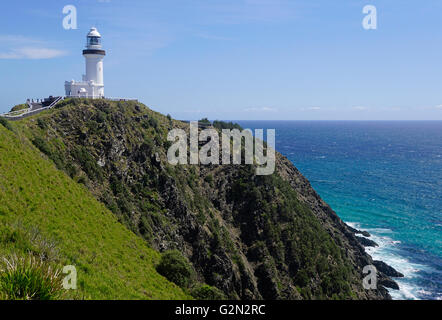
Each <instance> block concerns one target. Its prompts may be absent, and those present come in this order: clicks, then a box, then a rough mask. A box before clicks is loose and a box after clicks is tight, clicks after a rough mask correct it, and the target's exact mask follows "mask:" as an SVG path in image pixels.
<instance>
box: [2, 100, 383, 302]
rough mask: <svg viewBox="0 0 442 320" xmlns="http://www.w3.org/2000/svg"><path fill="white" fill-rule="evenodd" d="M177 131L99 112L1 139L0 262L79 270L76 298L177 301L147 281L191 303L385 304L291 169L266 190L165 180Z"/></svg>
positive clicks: (109, 104)
mask: <svg viewBox="0 0 442 320" xmlns="http://www.w3.org/2000/svg"><path fill="white" fill-rule="evenodd" d="M214 126H215V127H216V128H217V130H219V129H221V128H223V126H227V127H233V126H234V125H233V124H223V123H214ZM7 127H9V130H8V129H6V128H7ZM173 128H182V129H184V130H188V125H187V124H185V123H183V122H180V121H175V120H173V119H171V117H170V116H167V117H166V116H164V115H161V114H159V113H157V112H154V111H152V110H150V109H149V108H147V107H146V106H145V105H143V104H141V103H139V102H136V101H126V102H125V101H108V100H104V99H99V100H90V99H66V100H64V101H62V102H61V103H59V104H58V105H57V106H56V108H54V109H51V110H47V111H44V112H42V113H40V114H38V115H34V116H31V117H29V118H26V119H23V120H20V121H17V122H14V123H7V122H6V123H4V125H3V126H1V125H0V129H1V130H0V228H1V229H0V255H1V254H3V255H8V254H10V253H12V252H19V253H21V254H25V253H26V252H27V251H31V252H32V253H33V254H34V255H37V256H43V257H48V260H49V261H50V262H51V263H54V264H58V265H66V264H69V265H75V266H77V269H78V271H79V285H80V290H78V292H70V293H69V294H70V297H74V298H93V299H95V298H105V299H107V298H121V299H131V298H140V299H142V298H154V299H155V298H157V299H175V298H185V297H186V295H185V293H183V291H182V290H181V289H179V288H178V287H176V286H175V285H173V284H171V283H170V282H167V281H166V279H165V278H163V277H162V276H160V275H159V274H158V273H157V271H156V270H159V271H160V272H161V274H162V275H165V276H166V277H167V278H168V279H169V280H172V281H173V282H174V283H178V284H179V285H180V286H182V287H184V288H185V289H184V290H185V292H190V293H191V294H192V296H194V297H196V298H198V299H206V298H209V299H210V298H212V299H213V298H224V297H227V298H230V299H248V300H250V299H388V298H389V295H388V292H387V291H386V289H385V288H384V287H383V286H382V285H379V286H378V289H377V290H369V291H367V290H365V289H364V288H363V287H362V278H363V276H364V275H363V272H362V269H363V267H364V266H366V265H369V264H372V263H373V261H372V259H371V257H370V256H369V255H367V254H366V252H365V250H364V248H363V246H362V245H361V244H360V243H359V242H358V240H357V238H356V236H355V231H354V230H352V229H351V228H349V227H348V226H347V225H346V224H345V223H344V222H342V220H341V219H339V217H338V216H337V215H336V213H335V212H333V210H332V209H331V208H330V207H329V206H328V205H327V204H326V203H325V202H324V201H323V200H322V199H321V198H320V196H319V195H318V194H317V193H316V192H315V191H314V190H313V188H312V187H311V185H310V183H309V182H308V180H307V179H305V177H303V176H302V174H301V173H300V172H299V171H298V170H297V169H296V168H295V167H294V166H293V164H292V163H291V162H290V161H289V160H288V159H286V158H285V157H283V156H282V155H281V154H279V153H277V155H276V171H275V172H274V173H273V174H272V175H270V176H257V175H256V174H255V169H256V167H255V166H254V165H253V166H249V165H231V166H229V165H177V166H173V165H171V164H169V163H168V161H167V151H168V148H169V146H170V145H171V142H169V141H167V133H168V132H169V131H170V130H171V129H173ZM150 248H153V249H155V250H157V251H154V250H153V249H150ZM158 252H162V255H161V256H160V254H159V253H158ZM160 259H161V263H160V262H159V261H160ZM155 266H156V269H155ZM160 266H161V267H160ZM190 278H192V280H191V281H190ZM385 279H386V281H389V279H387V278H385ZM379 283H381V282H379ZM189 284H192V285H194V284H197V286H196V287H192V285H189ZM206 284H207V285H206Z"/></svg>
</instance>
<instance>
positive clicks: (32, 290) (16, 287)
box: [0, 255, 65, 300]
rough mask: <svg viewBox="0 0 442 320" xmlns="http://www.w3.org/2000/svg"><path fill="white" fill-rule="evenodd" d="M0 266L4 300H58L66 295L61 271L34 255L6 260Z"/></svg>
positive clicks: (0, 280)
mask: <svg viewBox="0 0 442 320" xmlns="http://www.w3.org/2000/svg"><path fill="white" fill-rule="evenodd" d="M0 266H1V267H0V292H1V294H2V296H3V299H7V300H57V299H61V298H62V297H63V295H64V294H65V292H64V290H63V275H62V273H61V270H60V269H57V268H53V267H52V266H51V265H50V264H49V263H48V262H45V261H44V260H42V259H39V258H36V257H35V256H33V255H29V256H28V257H17V256H15V255H14V256H11V257H9V258H4V259H3V261H0Z"/></svg>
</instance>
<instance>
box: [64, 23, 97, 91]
mask: <svg viewBox="0 0 442 320" xmlns="http://www.w3.org/2000/svg"><path fill="white" fill-rule="evenodd" d="M105 55H106V51H104V50H103V49H102V46H101V35H100V33H99V32H98V30H97V28H91V30H90V31H89V33H88V35H87V43H86V49H85V50H83V56H84V58H85V59H86V74H85V75H83V81H81V82H76V81H74V80H72V81H66V82H65V90H66V96H67V97H81V98H93V99H95V98H103V97H104V80H103V59H104V56H105Z"/></svg>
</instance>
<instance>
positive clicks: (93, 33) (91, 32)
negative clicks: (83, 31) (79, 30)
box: [87, 27, 101, 38]
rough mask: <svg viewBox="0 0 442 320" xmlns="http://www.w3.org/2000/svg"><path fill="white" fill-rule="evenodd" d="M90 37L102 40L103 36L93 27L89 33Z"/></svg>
mask: <svg viewBox="0 0 442 320" xmlns="http://www.w3.org/2000/svg"><path fill="white" fill-rule="evenodd" d="M87 36H88V37H99V38H101V34H100V33H99V32H98V30H97V28H95V27H92V28H91V30H90V31H89V33H88V34H87Z"/></svg>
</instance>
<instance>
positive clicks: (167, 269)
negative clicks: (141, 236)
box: [157, 250, 193, 288]
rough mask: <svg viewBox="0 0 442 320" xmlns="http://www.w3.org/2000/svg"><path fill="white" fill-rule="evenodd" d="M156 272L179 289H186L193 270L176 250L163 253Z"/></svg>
mask: <svg viewBox="0 0 442 320" xmlns="http://www.w3.org/2000/svg"><path fill="white" fill-rule="evenodd" d="M157 271H158V273H159V274H161V275H162V276H164V277H165V278H166V279H168V280H169V281H171V282H173V283H175V284H176V285H178V286H179V287H181V288H187V287H188V286H189V283H190V280H191V279H192V276H193V269H192V266H191V264H190V262H189V260H187V258H186V257H184V256H183V255H182V254H181V252H179V251H178V250H170V251H166V252H165V253H163V255H162V257H161V261H160V263H159V264H158V266H157Z"/></svg>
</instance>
